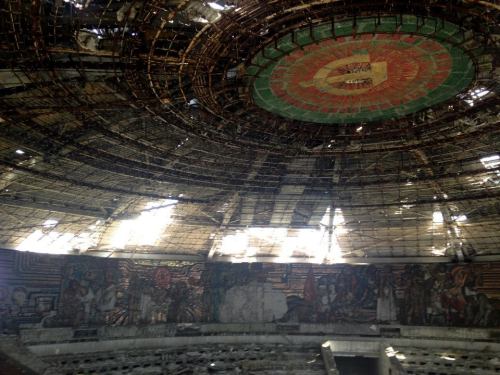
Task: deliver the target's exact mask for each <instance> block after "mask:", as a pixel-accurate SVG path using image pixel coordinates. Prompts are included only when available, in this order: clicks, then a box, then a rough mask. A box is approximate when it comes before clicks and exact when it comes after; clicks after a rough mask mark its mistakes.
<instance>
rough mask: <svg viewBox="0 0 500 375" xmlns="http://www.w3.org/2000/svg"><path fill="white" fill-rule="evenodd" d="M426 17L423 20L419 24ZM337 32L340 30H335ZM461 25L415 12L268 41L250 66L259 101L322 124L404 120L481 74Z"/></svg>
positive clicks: (296, 117) (277, 111)
mask: <svg viewBox="0 0 500 375" xmlns="http://www.w3.org/2000/svg"><path fill="white" fill-rule="evenodd" d="M419 22H420V23H419ZM332 30H334V33H335V35H333V31H332ZM461 42H463V35H462V33H461V32H460V29H459V28H458V26H456V25H454V24H451V23H448V22H443V21H441V20H437V19H433V18H427V19H426V22H425V24H423V25H422V20H421V19H420V20H419V19H417V18H416V17H415V16H403V22H402V24H401V23H397V22H396V18H395V17H382V18H381V19H380V24H378V25H377V24H376V23H375V22H373V19H365V20H358V21H357V29H356V34H355V35H353V28H352V21H343V22H337V23H335V25H334V28H332V25H330V24H328V25H326V24H323V25H317V26H315V27H313V28H312V29H310V28H307V29H303V30H299V31H295V32H294V33H293V35H292V33H290V34H288V35H286V36H284V37H282V38H281V39H279V40H278V41H277V42H276V43H273V44H272V45H268V46H267V47H265V48H264V49H263V50H262V51H260V52H259V53H258V54H257V55H256V56H255V57H254V58H253V59H252V63H251V65H250V66H249V68H248V69H247V75H248V76H250V77H251V78H252V82H253V83H252V96H253V99H254V101H255V103H256V104H257V105H258V106H259V107H261V108H263V109H265V110H267V111H269V112H272V113H274V114H277V115H280V116H283V117H286V118H290V119H294V120H300V121H307V122H315V123H360V122H369V121H376V120H383V119H390V118H398V117H402V116H405V115H408V114H410V113H414V112H417V111H420V110H422V109H424V108H428V107H430V106H433V105H436V104H438V103H441V102H443V101H446V100H448V99H450V98H452V97H454V96H456V95H457V94H458V93H460V92H462V91H464V90H465V89H466V88H467V87H468V86H469V85H470V84H471V82H472V80H473V79H474V77H475V67H474V63H473V61H472V60H471V58H470V57H469V56H468V54H467V53H466V52H465V51H464V50H463V49H462V48H460V47H457V45H458V44H459V43H461Z"/></svg>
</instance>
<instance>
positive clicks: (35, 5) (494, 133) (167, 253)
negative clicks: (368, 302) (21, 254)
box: [0, 0, 500, 263]
mask: <svg viewBox="0 0 500 375" xmlns="http://www.w3.org/2000/svg"><path fill="white" fill-rule="evenodd" d="M1 11H2V17H1V21H0V28H1V31H2V35H1V36H0V38H1V39H0V61H1V69H0V102H1V107H0V111H1V112H0V168H1V170H0V212H1V213H2V215H1V217H0V220H1V223H0V246H3V247H7V248H18V249H20V250H32V251H43V252H56V253H59V252H68V251H75V252H82V253H83V252H86V253H88V254H94V255H105V256H124V257H131V256H136V257H142V258H149V259H173V258H172V257H174V256H176V257H177V258H176V259H188V258H189V257H192V258H196V257H201V258H204V257H207V258H209V259H210V260H226V261H255V260H267V261H276V262H294V261H305V262H307V261H310V262H318V263H325V262H326V263H329V262H332V263H333V262H342V261H356V262H368V261H374V260H377V259H396V258H401V257H405V258H406V259H414V257H419V259H424V258H425V259H428V258H429V257H432V259H438V260H450V259H458V260H464V259H468V258H472V257H478V256H486V255H488V256H491V255H498V254H499V250H498V243H500V238H499V237H500V220H499V213H500V200H499V196H500V172H499V167H500V156H499V150H500V147H499V146H500V138H499V129H500V128H499V126H498V120H499V119H498V99H497V98H498V97H497V92H498V88H499V83H498V78H499V71H498V43H499V42H500V30H499V26H498V24H499V22H498V18H499V12H498V11H499V9H498V6H497V5H495V4H493V3H490V2H486V1H482V2H473V1H458V0H457V1H436V0H433V1H423V2H408V1H402V0H401V1H375V2H374V1H362V0H361V1H338V0H321V1H298V0H287V1H285V0H276V1H266V2H261V1H253V0H245V1H242V0H233V1H229V0H227V1H221V0H218V1H213V2H205V1H201V0H190V1H189V0H170V1H169V0H161V1H160V0H155V1H147V2H146V1H118V0H64V1H63V0H53V1H40V0H38V1H23V0H6V1H4V2H3V4H2V9H1Z"/></svg>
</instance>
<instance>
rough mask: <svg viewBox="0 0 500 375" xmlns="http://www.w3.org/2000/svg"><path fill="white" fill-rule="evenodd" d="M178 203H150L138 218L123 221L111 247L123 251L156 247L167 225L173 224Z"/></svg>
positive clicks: (168, 200)
mask: <svg viewBox="0 0 500 375" xmlns="http://www.w3.org/2000/svg"><path fill="white" fill-rule="evenodd" d="M176 203H177V201H176V200H173V199H166V200H163V201H160V202H149V203H148V204H147V205H146V207H145V209H144V211H142V212H141V214H140V215H139V216H138V217H137V218H135V219H131V220H122V221H121V222H120V225H119V227H118V229H117V230H116V232H115V233H114V235H113V237H112V239H111V247H113V248H117V249H123V248H125V247H126V246H129V245H135V246H154V245H156V243H157V242H158V240H159V238H160V236H161V235H162V233H163V232H164V231H165V228H166V227H167V225H168V224H170V223H171V220H172V219H171V216H172V213H173V210H174V208H175V205H176Z"/></svg>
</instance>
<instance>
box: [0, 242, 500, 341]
mask: <svg viewBox="0 0 500 375" xmlns="http://www.w3.org/2000/svg"><path fill="white" fill-rule="evenodd" d="M499 277H500V263H493V264H469V265H457V264H450V265H444V264H438V265H398V266H394V265H391V266H380V267H378V266H350V265H335V266H324V265H304V264H293V265H284V264H283V265H282V264H260V263H255V264H212V263H209V264H205V263H179V262H177V263H172V264H169V265H166V266H158V267H153V266H145V265H141V264H137V263H134V262H132V261H128V260H111V259H102V258H92V257H85V256H48V255H41V254H33V253H23V252H16V251H10V250H1V251H0V330H1V331H2V332H7V333H8V332H16V331H17V330H18V329H19V327H61V326H73V327H86V326H97V325H127V324H136V325H141V324H150V323H173V322H177V323H187V322H221V323H225V322H309V323H332V322H359V323H368V322H397V323H401V324H408V325H451V326H475V327H487V326H499V325H500V286H499V283H498V281H499V280H498V279H499Z"/></svg>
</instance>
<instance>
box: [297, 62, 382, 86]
mask: <svg viewBox="0 0 500 375" xmlns="http://www.w3.org/2000/svg"><path fill="white" fill-rule="evenodd" d="M353 64H364V65H363V66H364V67H365V68H361V69H359V68H358V69H354V71H352V72H349V73H345V74H342V75H331V74H332V73H333V72H334V71H335V70H337V69H339V68H341V67H344V66H347V65H353ZM368 80H369V81H370V82H371V85H370V87H363V88H353V89H347V88H343V87H337V86H335V84H339V83H345V84H353V83H360V82H366V81H368ZM386 80H387V62H385V61H383V62H370V55H369V54H358V55H353V56H349V57H345V58H343V59H339V60H334V61H332V62H330V63H328V64H326V65H325V66H323V67H322V68H321V69H319V70H318V72H317V73H316V74H315V75H314V77H313V79H312V80H310V81H304V82H301V83H300V86H302V87H304V88H307V87H316V88H317V89H318V90H319V91H321V92H327V93H330V94H333V95H340V96H347V95H359V94H363V93H365V92H367V91H369V90H370V89H371V88H372V87H375V86H377V85H379V84H381V83H382V82H384V81H386Z"/></svg>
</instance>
